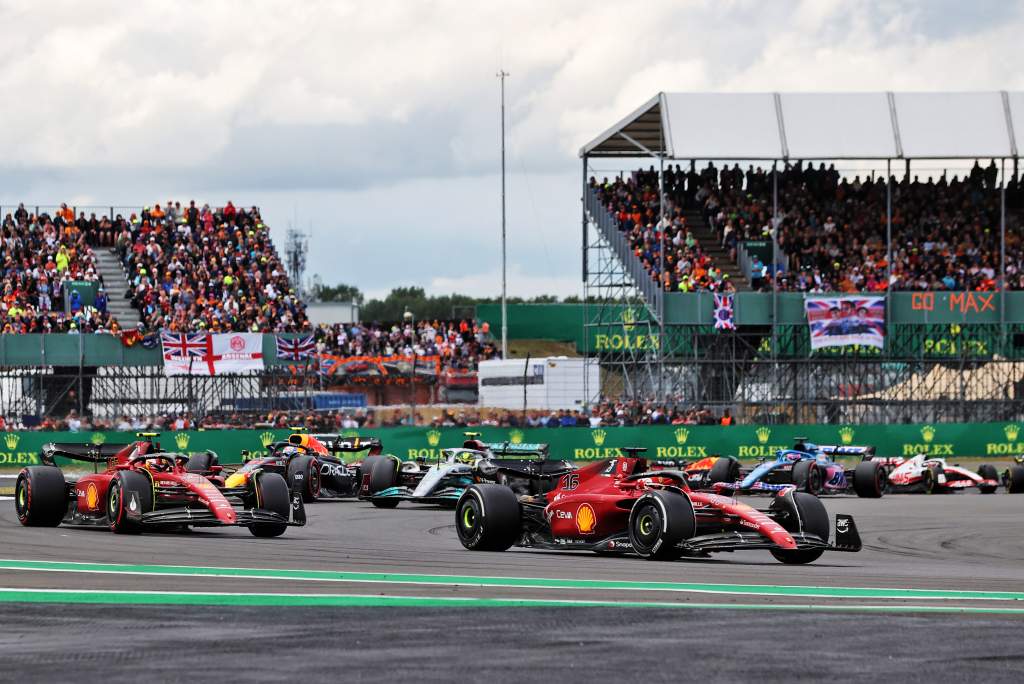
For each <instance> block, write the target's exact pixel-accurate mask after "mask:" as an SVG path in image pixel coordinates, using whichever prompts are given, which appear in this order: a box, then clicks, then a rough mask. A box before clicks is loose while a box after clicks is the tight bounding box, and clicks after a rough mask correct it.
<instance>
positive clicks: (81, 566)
mask: <svg viewBox="0 0 1024 684" xmlns="http://www.w3.org/2000/svg"><path fill="white" fill-rule="evenodd" d="M637 562H642V561H637ZM0 570H15V571H17V570H21V571H48V572H76V573H103V574H134V575H138V574H141V575H164V576H180V577H223V578H234V579H240V580H244V579H275V580H305V581H320V582H351V583H382V584H419V585H439V586H472V587H503V588H529V589H566V590H581V589H584V590H585V589H590V590H620V591H667V592H690V593H709V594H734V595H752V596H754V595H756V596H787V597H816V598H821V597H823V598H853V599H872V600H879V599H897V600H991V601H1024V592H1012V591H965V590H944V589H898V588H870V587H827V586H788V585H771V584H763V585H762V584H713V583H685V582H644V581H633V580H593V579H564V578H535V577H477V576H472V575H429V574H404V573H374V572H339V571H330V570H298V569H264V568H222V567H203V566H197V567H191V566H178V565H132V564H114V563H81V562H69V561H37V560H15V559H0Z"/></svg>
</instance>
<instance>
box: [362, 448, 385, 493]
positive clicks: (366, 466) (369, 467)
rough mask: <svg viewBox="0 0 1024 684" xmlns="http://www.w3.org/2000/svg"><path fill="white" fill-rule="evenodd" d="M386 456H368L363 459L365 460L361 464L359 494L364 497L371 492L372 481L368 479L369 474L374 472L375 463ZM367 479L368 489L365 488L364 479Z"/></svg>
mask: <svg viewBox="0 0 1024 684" xmlns="http://www.w3.org/2000/svg"><path fill="white" fill-rule="evenodd" d="M382 458H384V457H383V456H367V457H366V458H364V459H363V462H362V463H360V464H359V484H358V485H357V488H356V491H357V492H358V496H360V497H364V496H368V495H369V494H370V482H369V480H368V479H367V478H368V476H369V475H370V474H371V473H372V472H373V464H374V463H376V462H377V461H379V460H381V459H382ZM364 480H365V481H366V489H365V490H364V489H363V481H364Z"/></svg>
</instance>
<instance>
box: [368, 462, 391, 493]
mask: <svg viewBox="0 0 1024 684" xmlns="http://www.w3.org/2000/svg"><path fill="white" fill-rule="evenodd" d="M397 484H398V460H397V459H394V458H382V459H380V460H379V461H377V462H376V463H374V464H373V470H371V471H370V494H376V493H377V492H380V491H383V490H385V489H389V488H391V487H394V486H395V485H397Z"/></svg>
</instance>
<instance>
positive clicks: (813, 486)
mask: <svg viewBox="0 0 1024 684" xmlns="http://www.w3.org/2000/svg"><path fill="white" fill-rule="evenodd" d="M874 453H875V448H874V447H867V446H837V445H818V444H812V443H811V442H808V441H806V440H804V439H797V441H796V444H794V445H793V448H792V449H780V450H779V451H777V452H776V454H775V459H774V460H763V461H761V462H760V463H758V465H757V466H755V467H754V468H752V469H749V470H747V469H744V470H741V471H740V479H738V480H736V481H734V482H716V483H714V484H712V485H711V487H712V488H713V489H715V490H716V491H726V492H731V493H743V494H751V493H757V492H772V493H773V492H779V491H784V490H787V489H797V490H801V491H805V492H808V493H810V494H845V493H849V492H850V491H853V492H854V493H856V494H857V496H861V497H865V498H872V499H877V498H878V497H880V496H882V493H883V491H884V490H885V485H886V474H885V469H884V467H883V466H882V464H881V463H879V462H877V461H874V460H872V458H873V456H874ZM840 456H860V458H861V461H860V462H859V463H857V465H856V466H854V467H853V468H847V467H846V466H845V465H843V464H842V463H837V462H836V461H835V458H837V457H840Z"/></svg>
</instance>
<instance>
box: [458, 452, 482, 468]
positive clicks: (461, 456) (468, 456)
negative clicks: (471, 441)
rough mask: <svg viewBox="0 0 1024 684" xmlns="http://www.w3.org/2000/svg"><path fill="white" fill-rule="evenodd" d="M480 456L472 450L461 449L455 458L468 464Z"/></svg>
mask: <svg viewBox="0 0 1024 684" xmlns="http://www.w3.org/2000/svg"><path fill="white" fill-rule="evenodd" d="M478 458H479V456H478V455H477V454H476V453H475V452H472V451H460V452H459V453H458V454H457V455H456V456H455V460H456V461H458V462H459V463H465V464H466V465H473V463H475V462H476V460H477V459H478Z"/></svg>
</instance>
